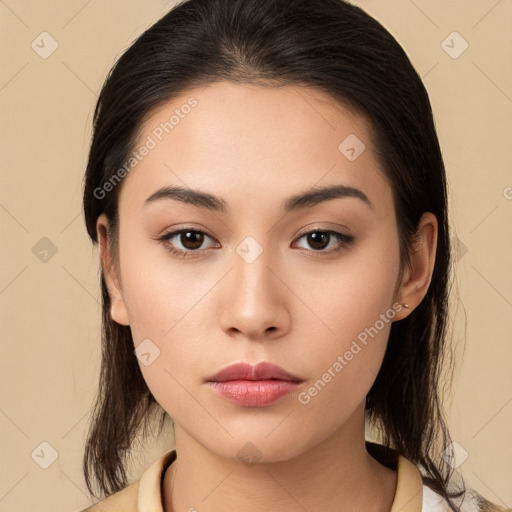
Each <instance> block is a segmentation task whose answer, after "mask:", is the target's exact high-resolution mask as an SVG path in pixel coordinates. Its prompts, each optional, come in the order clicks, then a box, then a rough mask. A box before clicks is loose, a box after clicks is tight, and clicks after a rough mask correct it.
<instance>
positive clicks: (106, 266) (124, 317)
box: [96, 213, 130, 325]
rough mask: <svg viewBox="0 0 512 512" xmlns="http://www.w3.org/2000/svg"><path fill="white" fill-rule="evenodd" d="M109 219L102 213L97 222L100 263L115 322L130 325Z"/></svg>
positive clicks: (111, 313)
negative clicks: (110, 235) (111, 246)
mask: <svg viewBox="0 0 512 512" xmlns="http://www.w3.org/2000/svg"><path fill="white" fill-rule="evenodd" d="M108 227H109V221H108V218H107V216H106V215H105V214H104V213H102V214H101V215H100V216H99V217H98V220H97V222H96V233H97V236H98V245H99V251H100V264H101V268H102V271H103V276H104V279H105V283H106V285H107V289H108V294H109V297H110V316H111V318H112V320H114V322H116V323H118V324H121V325H130V321H129V318H128V311H127V309H126V305H125V302H124V299H123V293H122V288H121V284H120V280H119V277H118V270H117V268H116V264H115V262H114V258H113V255H112V252H111V249H110V243H109V242H110V240H109V234H108V233H109V230H108Z"/></svg>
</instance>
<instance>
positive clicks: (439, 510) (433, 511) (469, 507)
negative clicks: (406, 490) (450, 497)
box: [421, 485, 479, 512]
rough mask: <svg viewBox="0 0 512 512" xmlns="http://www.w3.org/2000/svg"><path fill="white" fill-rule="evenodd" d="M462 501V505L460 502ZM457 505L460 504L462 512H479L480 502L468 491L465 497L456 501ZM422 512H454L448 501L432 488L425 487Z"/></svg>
mask: <svg viewBox="0 0 512 512" xmlns="http://www.w3.org/2000/svg"><path fill="white" fill-rule="evenodd" d="M461 500H462V505H460V502H461ZM454 501H455V503H458V504H459V506H460V507H461V509H460V510H461V512H478V510H479V507H478V502H477V500H476V497H475V496H474V495H473V494H472V493H471V491H469V490H468V491H466V494H465V497H463V498H459V499H458V500H457V498H455V499H454ZM421 512H452V511H451V509H450V507H449V506H448V504H447V503H446V500H445V499H444V498H443V497H442V496H440V495H439V494H437V493H436V492H435V491H433V490H432V489H431V488H430V487H428V486H426V485H423V504H422V506H421Z"/></svg>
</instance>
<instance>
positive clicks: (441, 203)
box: [83, 0, 464, 510]
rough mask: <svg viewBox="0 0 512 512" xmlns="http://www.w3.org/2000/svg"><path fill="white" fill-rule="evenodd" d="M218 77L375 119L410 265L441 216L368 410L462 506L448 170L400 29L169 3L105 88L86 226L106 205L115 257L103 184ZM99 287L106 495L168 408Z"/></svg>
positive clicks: (280, 10)
mask: <svg viewBox="0 0 512 512" xmlns="http://www.w3.org/2000/svg"><path fill="white" fill-rule="evenodd" d="M219 80H230V81H232V82H235V83H255V84H260V85H262V86H265V87H272V86H279V85H296V86H300V87H312V88H315V89H317V90H319V91H321V92H324V93H327V94H328V95H330V97H332V98H334V99H335V100H337V101H339V102H341V103H342V104H344V105H346V106H348V107H351V108H353V109H354V110H355V111H356V112H358V113H359V114H360V115H362V116H364V117H365V118H366V119H368V120H369V121H370V125H371V128H372V138H373V140H372V142H373V147H374V148H375V149H376V152H377V157H378V158H379V161H380V163H381V166H382V169H383V171H384V172H385V175H386V177H387V179H388V180H389V183H390V184H391V187H392V190H393V197H394V206H395V210H396V216H397V224H398V225H397V228H398V233H399V241H400V254H401V260H402V270H403V266H404V265H406V264H408V262H409V261H408V254H409V251H410V250H411V248H412V247H413V242H414V235H415V233H416V231H417V228H418V223H419V220H420V217H421V216H422V214H423V213H424V212H432V213H433V214H434V215H435V216H436V217H437V220H438V243H437V251H436V262H435V267H434V271H433V275H432V280H431V283H430V286H429V289H428V292H427V294H426V296H425V297H424V299H423V301H422V302H421V303H420V304H419V305H418V307H417V308H416V309H415V310H414V311H413V312H412V313H411V314H410V315H409V316H408V317H407V318H405V319H403V320H401V321H399V322H394V323H393V324H392V328H391V332H390V336H389V341H388V346H387V350H386V354H385V357H384V361H383V364H382V367H381V369H380V372H379V374H378V375H377V378H376V380H375V382H374V384H373V386H372V388H371V390H370V392H369V393H368V395H367V400H366V409H367V414H368V418H369V420H370V421H371V422H372V425H373V426H374V427H375V428H376V430H377V431H379V432H380V433H381V436H382V443H383V444H385V445H386V446H389V447H391V448H394V449H396V450H397V451H398V452H399V453H400V454H402V455H403V456H405V457H407V458H408V459H409V460H411V461H412V462H413V463H415V464H417V465H418V466H419V467H420V469H421V470H422V472H423V474H424V481H425V483H426V484H427V485H428V486H430V487H431V488H432V489H433V490H435V491H436V492H438V493H439V494H441V495H442V496H443V497H445V498H446V499H448V500H449V501H450V503H451V507H452V510H458V508H457V506H456V505H455V504H454V503H453V502H452V500H451V498H450V496H452V497H454V496H456V495H457V496H458V495H461V493H462V492H463V491H462V490H461V489H463V487H464V486H463V483H462V486H461V487H460V488H459V491H460V492H459V493H458V494H455V493H452V492H451V491H449V490H448V483H449V482H450V481H451V477H452V473H453V470H452V469H451V467H450V466H449V465H448V464H446V462H445V461H444V460H443V458H442V457H441V452H442V451H443V450H444V449H445V448H446V447H447V446H448V445H449V444H450V443H451V439H450V436H449V432H448V429H447V426H446V421H445V419H444V413H443V408H442V399H441V398H442V389H441V383H442V382H443V378H444V372H443V368H444V367H445V366H446V365H443V362H448V363H449V364H448V365H447V367H448V368H451V367H452V363H451V360H452V358H451V352H450V349H449V346H448V345H447V346H445V345H446V343H447V342H448V341H449V337H448V335H447V319H448V293H449V273H450V266H451V262H450V243H449V232H448V223H447V190H446V181H445V169H444V164H443V159H442V155H441V150H440V147H439V142H438V138H437V134H436V129H435V126H434V119H433V115H432V111H431V106H430V101H429V97H428V94H427V91H426V89H425V87H424V85H423V83H422V81H421V79H420V77H419V76H418V74H417V72H416V71H415V69H414V68H413V66H412V64H411V62H410V60H409V59H408V57H407V55H406V54H405V52H404V50H403V49H402V48H401V46H400V45H399V44H398V43H397V41H396V40H395V39H394V38H393V36H392V35H391V34H390V33H389V32H388V31H387V30H386V29H385V28H384V27H383V26H382V25H381V24H380V23H379V22H377V21H376V20H375V19H373V18H372V17H371V16H369V15H368V14H366V13H365V12H364V11H363V10H362V9H360V8H359V7H356V6H353V5H351V4H349V3H348V2H345V1H343V0H315V1H311V0H188V1H185V2H182V3H181V4H179V5H177V6H176V7H174V8H173V9H171V10H170V11H169V12H168V13H167V14H166V15H165V16H164V17H163V18H161V19H160V20H159V21H158V22H156V23H155V24H154V25H153V26H151V27H150V28H149V29H148V30H146V31H145V32H144V33H143V34H142V35H141V36H140V37H139V38H138V39H137V40H136V41H135V42H134V43H133V44H132V45H131V47H130V48H128V50H126V51H125V52H124V54H123V55H122V56H121V57H120V58H119V60H118V61H117V63H116V64H115V66H114V67H113V69H112V70H111V72H110V74H109V76H108V78H107V80H106V82H105V84H104V86H103V88H102V90H101V93H100V96H99V99H98V102H97V105H96V109H95V112H94V133H93V139H92V144H91V147H90V153H89V160H88V164H87V171H86V174H85V178H84V195H83V208H84V215H85V222H86V226H87V231H88V233H89V236H90V237H91V239H92V241H93V242H94V243H97V242H98V239H97V233H96V221H97V219H98V216H99V215H100V214H101V213H106V215H107V216H108V219H109V224H110V225H109V240H112V250H113V251H114V254H116V252H115V251H116V248H117V242H116V240H117V238H116V237H117V229H118V210H117V207H118V195H119V189H120V186H117V187H113V190H111V191H109V192H108V193H105V190H107V188H106V187H105V184H107V183H108V182H110V183H111V182H112V181H111V180H112V177H113V176H114V175H115V174H116V172H117V171H118V170H119V169H120V168H122V166H123V165H124V164H125V162H126V161H127V159H128V158H129V155H130V152H131V151H133V148H134V144H135V141H136V140H137V136H138V134H139V131H140V128H141V126H142V124H143V122H144V120H145V119H146V118H147V117H148V115H149V114H150V113H151V112H153V111H154V110H155V109H157V108H158V107H159V106H161V105H163V104H164V103H166V102H168V101H170V100H171V99H173V98H175V97H176V96H178V95H179V94H180V93H183V92H185V91H187V90H191V89H192V88H195V87H200V86H203V85H207V84H209V83H213V82H216V81H219ZM101 289H102V297H103V333H102V334H103V340H102V343H103V345H102V347H103V348H102V365H101V372H100V382H99V391H98V394H97V397H96V401H95V406H94V411H93V416H92V422H91V425H90V430H89V433H88V438H87V443H86V446H85V454H84V474H85V478H86V483H87V487H88V489H89V492H90V493H91V494H92V493H93V491H92V485H91V477H92V476H93V477H94V478H95V480H96V481H97V482H98V484H99V488H100V490H101V491H102V493H103V494H104V495H108V494H112V493H114V492H116V491H118V490H120V489H122V488H123V487H125V486H126V484H127V481H126V473H125V463H126V455H127V454H128V453H129V451H130V449H131V447H132V444H133V441H134V439H135V436H136V435H137V434H139V433H140V431H141V429H142V431H143V438H144V435H145V433H146V429H147V428H148V427H149V426H150V425H151V423H150V421H149V417H150V416H151V413H153V412H156V413H159V414H160V415H161V416H160V429H159V433H161V432H162V428H163V426H164V424H165V420H166V417H167V414H166V412H165V411H164V410H163V409H162V408H161V407H160V405H159V404H158V403H157V402H156V400H155V399H154V397H153V396H152V394H151V392H150V390H149V389H148V387H147V385H146V383H145V381H144V379H143V377H142V374H141V372H140V369H139V365H138V363H137V360H136V357H135V355H134V345H133V340H132V337H131V331H130V328H129V327H126V326H122V325H119V324H117V323H116V322H114V321H113V320H112V319H111V317H110V298H109V294H108V292H107V288H106V283H105V279H104V274H103V270H101ZM446 356H448V357H446ZM445 359H446V361H445ZM450 375H451V372H450V371H447V376H448V380H446V379H445V380H446V382H449V376H450ZM171 421H172V419H171Z"/></svg>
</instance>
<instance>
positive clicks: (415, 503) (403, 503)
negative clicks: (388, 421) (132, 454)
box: [137, 441, 423, 512]
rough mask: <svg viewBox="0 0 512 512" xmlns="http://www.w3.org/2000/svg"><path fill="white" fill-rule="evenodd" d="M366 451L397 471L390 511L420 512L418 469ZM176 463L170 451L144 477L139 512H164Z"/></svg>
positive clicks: (383, 452)
mask: <svg viewBox="0 0 512 512" xmlns="http://www.w3.org/2000/svg"><path fill="white" fill-rule="evenodd" d="M366 448H367V450H368V452H369V453H370V455H372V457H374V458H375V459H377V460H378V461H379V462H381V463H382V464H384V465H385V466H388V467H390V468H392V469H395V470H396V471H397V487H396V492H395V498H394V500H393V505H392V506H391V512H421V508H422V500H423V481H422V478H421V474H420V472H419V470H418V468H417V467H416V466H415V465H414V464H412V463H411V462H410V461H408V460H407V459H406V458H405V457H402V456H401V455H399V454H398V453H397V452H396V451H394V450H391V449H389V448H386V447H385V446H382V445H379V444H376V443H372V442H369V441H366ZM175 460H176V450H171V451H170V452H167V453H166V454H165V455H163V456H162V457H160V458H159V459H158V460H157V461H156V462H155V463H154V464H153V465H152V466H150V467H149V468H148V469H147V470H146V471H145V472H144V473H143V474H142V477H141V479H140V481H139V486H138V497H137V511H138V512H163V506H162V480H163V477H164V474H165V470H166V469H167V467H168V466H169V465H170V464H172V463H173V462H174V461H175Z"/></svg>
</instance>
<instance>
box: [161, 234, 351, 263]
mask: <svg viewBox="0 0 512 512" xmlns="http://www.w3.org/2000/svg"><path fill="white" fill-rule="evenodd" d="M182 233H200V234H203V235H206V236H207V237H209V238H212V237H210V235H208V234H207V233H205V232H204V231H201V230H198V229H194V228H182V229H178V230H177V231H171V232H170V233H167V234H165V235H163V236H162V237H160V238H157V241H158V242H159V243H161V244H162V245H163V246H164V248H165V249H166V250H167V251H168V252H170V253H171V254H172V255H173V256H178V257H181V258H183V259H186V258H195V257H197V256H194V255H193V253H195V252H200V251H201V250H200V249H196V250H191V249H189V250H186V251H184V250H182V249H176V248H175V247H172V246H170V245H168V244H167V242H168V241H169V240H170V239H172V238H174V237H176V236H178V235H181V234H182ZM311 233H324V234H331V235H334V238H336V239H337V240H338V241H339V242H340V246H338V247H337V248H336V249H331V250H329V251H325V250H311V252H313V253H320V254H335V253H338V252H340V251H341V250H342V249H344V248H345V247H346V246H348V245H350V244H351V243H352V242H353V241H354V237H353V236H352V235H346V234H344V233H340V232H338V231H333V230H329V229H314V230H312V231H307V232H306V233H302V234H301V235H300V236H299V238H298V240H300V239H301V238H303V237H305V236H307V235H310V234H311ZM329 242H330V240H329Z"/></svg>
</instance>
